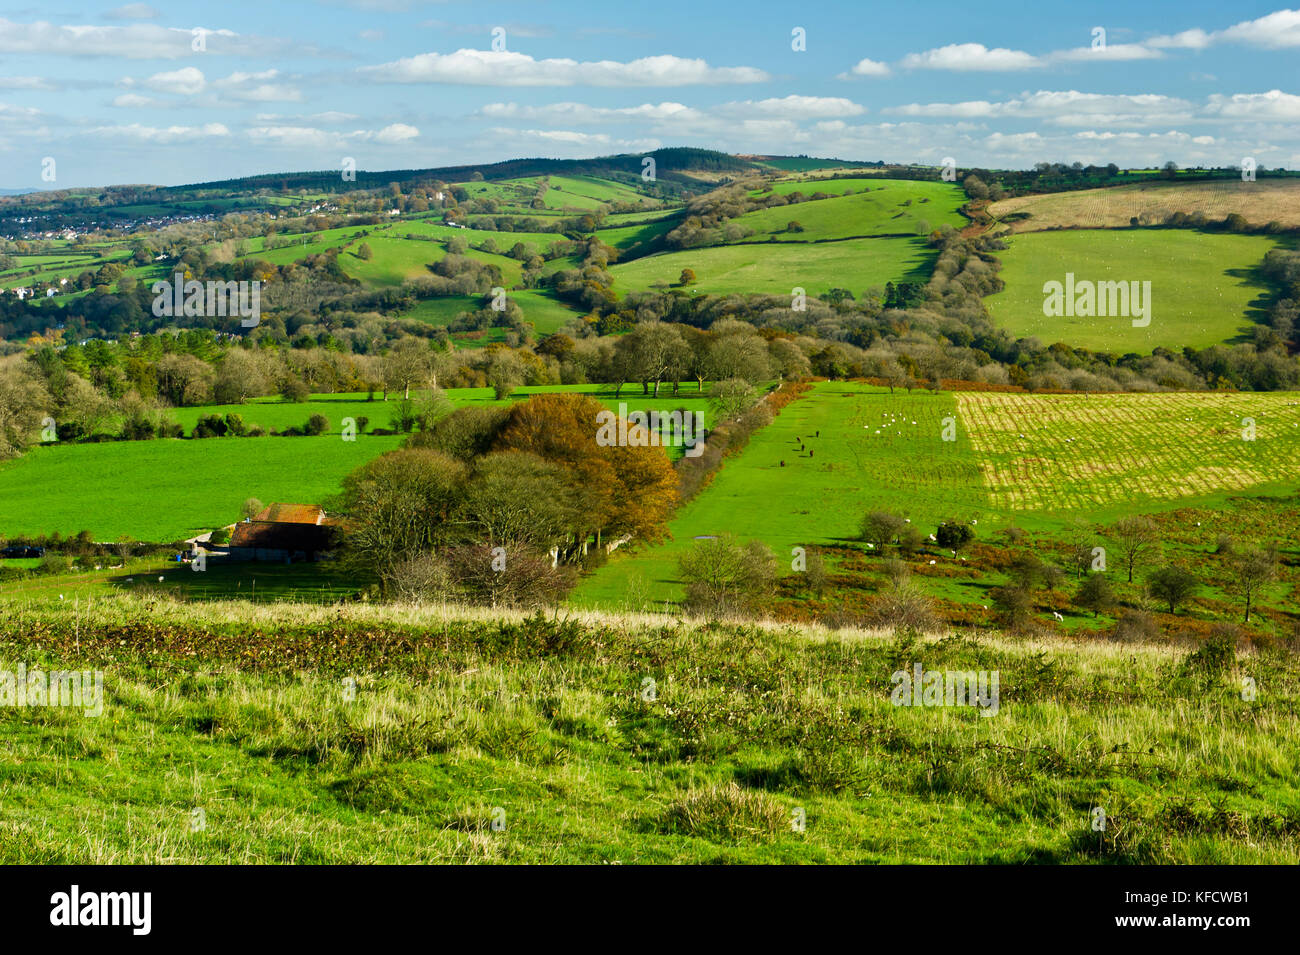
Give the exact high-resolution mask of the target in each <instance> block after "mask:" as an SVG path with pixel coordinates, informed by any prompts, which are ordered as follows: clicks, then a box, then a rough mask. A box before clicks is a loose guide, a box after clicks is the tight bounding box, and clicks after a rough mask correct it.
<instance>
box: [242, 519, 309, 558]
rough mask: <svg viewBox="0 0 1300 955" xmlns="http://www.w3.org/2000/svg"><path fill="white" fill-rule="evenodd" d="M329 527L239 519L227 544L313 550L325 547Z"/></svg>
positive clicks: (261, 548)
mask: <svg viewBox="0 0 1300 955" xmlns="http://www.w3.org/2000/svg"><path fill="white" fill-rule="evenodd" d="M329 544H330V530H329V528H328V527H324V526H321V525H317V524H303V523H289V522H285V521H240V522H239V523H238V524H236V525H235V532H234V533H233V534H231V535H230V546H231V547H232V548H234V547H254V548H258V549H260V550H287V551H299V550H300V551H305V552H307V553H316V552H318V551H322V550H326V549H328V547H329Z"/></svg>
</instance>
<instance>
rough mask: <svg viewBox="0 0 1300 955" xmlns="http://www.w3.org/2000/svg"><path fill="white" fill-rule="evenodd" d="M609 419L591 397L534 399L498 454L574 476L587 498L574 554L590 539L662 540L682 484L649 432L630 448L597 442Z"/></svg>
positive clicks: (634, 432) (633, 435) (515, 413)
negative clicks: (538, 461) (527, 457)
mask: <svg viewBox="0 0 1300 955" xmlns="http://www.w3.org/2000/svg"><path fill="white" fill-rule="evenodd" d="M608 414H612V412H608V411H607V409H606V408H605V407H604V405H602V404H601V403H600V402H599V401H597V400H596V399H595V398H592V397H590V396H589V395H580V394H572V393H561V394H543V395H534V396H533V397H532V398H530V399H529V400H528V401H523V402H520V403H518V404H516V405H514V406H512V407H511V409H510V413H509V417H508V418H507V420H506V424H505V427H504V428H503V429H502V431H501V434H500V436H499V437H498V439H497V441H496V443H495V445H494V448H493V449H494V450H497V451H524V452H527V453H529V454H533V455H536V456H537V457H539V458H542V459H543V460H545V461H549V462H551V463H554V464H557V465H559V466H560V467H561V468H563V469H564V470H565V471H566V472H568V475H569V479H570V480H569V483H570V486H571V487H574V488H576V489H577V491H578V493H580V494H581V497H582V507H581V514H580V516H579V518H578V520H580V521H581V522H582V523H581V525H580V526H579V527H576V528H575V529H574V530H575V534H574V537H573V545H574V546H575V547H576V546H581V544H582V543H583V542H584V541H585V540H586V539H587V537H588V536H589V535H595V538H596V541H597V543H598V544H599V543H600V541H601V540H602V538H603V537H606V536H609V537H637V538H641V539H655V538H657V537H659V536H660V535H661V534H662V533H663V530H664V525H665V522H666V520H667V517H668V514H669V513H670V512H671V510H672V508H673V506H674V505H675V504H676V502H677V476H676V474H675V472H674V471H673V469H672V466H671V464H669V462H668V457H667V455H666V454H665V453H664V451H663V449H662V448H661V447H656V446H652V445H651V444H650V441H649V438H650V436H649V434H648V432H646V431H645V429H643V428H639V427H638V426H636V425H631V424H629V425H627V428H626V430H627V432H628V442H627V445H626V446H619V445H616V444H615V445H609V446H603V445H601V444H600V443H598V442H597V440H596V436H597V433H598V430H599V429H600V427H601V423H602V422H604V421H606V420H608V419H607V418H606V415H608Z"/></svg>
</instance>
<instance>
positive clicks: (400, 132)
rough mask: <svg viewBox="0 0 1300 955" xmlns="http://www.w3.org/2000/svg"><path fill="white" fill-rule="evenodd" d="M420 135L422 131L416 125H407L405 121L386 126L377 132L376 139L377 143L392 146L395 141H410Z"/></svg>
mask: <svg viewBox="0 0 1300 955" xmlns="http://www.w3.org/2000/svg"><path fill="white" fill-rule="evenodd" d="M419 135H420V131H419V130H418V129H416V128H415V127H414V126H407V125H406V124H405V123H393V124H392V125H391V126H385V127H384V128H383V129H381V130H380V131H379V132H377V133H375V134H374V140H375V142H377V143H383V144H385V145H388V146H391V145H393V144H395V143H405V142H409V141H411V140H412V139H415V138H416V137H418V136H419Z"/></svg>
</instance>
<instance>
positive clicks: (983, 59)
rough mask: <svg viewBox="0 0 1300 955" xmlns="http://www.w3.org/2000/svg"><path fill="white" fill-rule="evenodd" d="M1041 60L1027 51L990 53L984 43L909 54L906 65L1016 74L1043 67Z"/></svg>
mask: <svg viewBox="0 0 1300 955" xmlns="http://www.w3.org/2000/svg"><path fill="white" fill-rule="evenodd" d="M1042 65H1043V64H1042V61H1041V60H1039V58H1038V57H1036V56H1034V55H1033V54H1032V53H1026V52H1025V51H1024V50H1008V49H1006V48H1005V47H997V48H996V49H992V50H990V49H989V48H988V47H986V46H985V45H984V44H983V43H950V44H949V45H948V46H941V47H938V48H936V49H933V50H926V51H925V52H924V53H909V54H907V56H905V57H903V66H904V67H906V68H907V69H913V70H956V71H961V72H965V71H997V72H1013V71H1018V70H1031V69H1034V68H1036V67H1039V66H1042Z"/></svg>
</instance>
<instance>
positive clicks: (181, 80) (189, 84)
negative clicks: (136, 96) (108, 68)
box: [122, 66, 208, 96]
mask: <svg viewBox="0 0 1300 955" xmlns="http://www.w3.org/2000/svg"><path fill="white" fill-rule="evenodd" d="M139 82H140V85H141V86H143V87H145V88H146V89H151V90H153V91H154V92H155V93H175V94H176V95H178V96H193V95H195V94H196V93H202V92H203V91H204V90H205V89H207V86H208V81H207V78H206V77H205V76H204V75H203V71H202V70H200V69H198V68H197V67H193V66H183V67H181V68H180V69H179V70H172V71H170V72H166V73H155V74H154V75H153V76H151V77H149V78H148V79H145V80H140V81H139ZM122 83H123V85H124V86H134V85H135V81H133V80H131V79H125V80H123V81H122Z"/></svg>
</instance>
